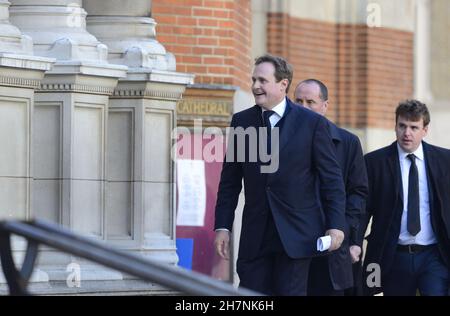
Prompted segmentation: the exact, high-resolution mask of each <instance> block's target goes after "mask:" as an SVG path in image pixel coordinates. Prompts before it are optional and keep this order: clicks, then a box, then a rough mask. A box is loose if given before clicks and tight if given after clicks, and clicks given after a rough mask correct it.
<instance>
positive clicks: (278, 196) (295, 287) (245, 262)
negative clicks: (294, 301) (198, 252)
mask: <svg viewBox="0 0 450 316" xmlns="http://www.w3.org/2000/svg"><path fill="white" fill-rule="evenodd" d="M252 81H253V84H252V92H253V95H254V97H255V101H256V105H255V106H253V107H251V108H249V109H247V110H244V111H242V112H239V113H236V114H235V115H233V118H232V121H231V128H232V129H231V133H230V134H231V135H230V137H229V141H230V142H229V145H228V149H227V155H226V159H225V161H224V164H223V169H222V174H221V180H220V184H219V192H218V197H217V204H216V218H215V229H216V239H215V247H216V250H217V252H218V254H219V255H220V256H221V257H223V258H225V259H228V258H229V240H230V231H231V229H232V225H233V221H234V212H235V208H236V206H237V202H238V197H239V193H240V191H241V188H242V180H244V191H245V206H244V210H243V216H242V229H241V235H240V244H239V254H238V260H237V272H238V274H239V278H240V286H242V287H246V288H249V289H252V290H255V291H259V292H261V293H264V294H269V295H306V285H307V278H308V270H309V263H310V258H311V257H312V256H313V255H316V254H317V249H316V242H317V239H318V238H319V237H321V236H323V235H324V234H328V235H330V236H331V239H332V244H331V248H330V249H331V250H335V249H337V248H338V247H339V246H340V244H341V243H342V240H343V238H344V233H343V231H344V227H345V215H344V209H345V191H344V184H343V182H342V176H341V170H340V168H339V165H338V163H337V161H336V155H335V151H334V148H333V143H332V140H331V137H330V135H329V132H328V129H327V123H326V119H325V118H323V117H322V116H320V115H317V114H315V113H313V112H312V111H309V110H307V109H303V108H301V107H299V106H296V105H295V104H294V103H292V102H291V101H290V100H289V99H288V98H287V97H286V95H287V92H288V89H289V86H290V84H291V81H292V67H291V66H290V65H289V64H288V63H287V62H286V61H285V60H284V59H282V58H280V57H275V56H271V55H264V56H262V57H259V58H258V59H257V60H256V62H255V68H254V71H253V76H252ZM264 121H265V122H266V123H264ZM254 130H259V131H260V132H261V131H263V133H257V132H252V131H254ZM239 131H241V132H242V131H246V136H242V135H239V134H240V132H239ZM277 132H278V133H277ZM265 133H269V134H271V135H272V136H273V135H277V134H279V135H280V136H279V139H277V138H276V137H271V138H269V140H270V139H271V141H270V142H269V141H267V148H272V151H271V155H270V159H271V160H270V162H273V161H274V160H276V161H278V162H279V163H278V165H277V168H275V169H272V170H270V171H269V172H267V171H265V170H267V169H264V168H263V167H267V165H266V164H267V160H266V159H262V158H263V156H264V155H262V154H261V153H262V152H265V150H261V148H265V147H266V137H258V138H257V140H256V144H254V141H255V137H252V135H260V136H265V135H266V134H265ZM241 134H242V133H241ZM239 137H241V138H242V137H243V138H245V139H246V140H247V141H246V142H244V144H243V145H242V144H241V146H239V141H238V140H236V138H239ZM258 149H259V150H258ZM255 151H257V153H259V155H258V157H257V159H255V161H253V159H251V156H252V155H253V154H256V153H255ZM268 151H270V150H268ZM238 158H243V159H238ZM318 178H320V180H321V183H322V186H321V191H322V198H323V199H322V205H323V212H321V208H320V205H319V202H318V200H319V199H318V197H317V190H316V181H318Z"/></svg>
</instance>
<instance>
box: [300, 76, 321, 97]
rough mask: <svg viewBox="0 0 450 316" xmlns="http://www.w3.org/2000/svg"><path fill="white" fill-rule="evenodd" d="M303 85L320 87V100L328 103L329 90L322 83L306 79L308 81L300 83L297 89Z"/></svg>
mask: <svg viewBox="0 0 450 316" xmlns="http://www.w3.org/2000/svg"><path fill="white" fill-rule="evenodd" d="M302 83H315V84H317V85H318V86H319V88H320V95H319V97H320V99H321V100H322V101H328V88H327V86H326V85H325V84H324V83H323V82H322V81H320V80H317V79H306V80H303V81H302V82H300V83H299V84H298V85H297V87H298V86H299V85H301V84H302Z"/></svg>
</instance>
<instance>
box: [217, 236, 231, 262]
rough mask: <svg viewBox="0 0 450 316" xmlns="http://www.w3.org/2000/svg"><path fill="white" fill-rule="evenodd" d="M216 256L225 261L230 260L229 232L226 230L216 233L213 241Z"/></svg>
mask: <svg viewBox="0 0 450 316" xmlns="http://www.w3.org/2000/svg"><path fill="white" fill-rule="evenodd" d="M214 245H215V247H216V252H217V254H218V255H219V256H220V257H222V258H223V259H225V260H229V259H230V232H229V231H226V230H218V231H216V239H215V240H214Z"/></svg>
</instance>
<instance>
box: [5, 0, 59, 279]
mask: <svg viewBox="0 0 450 316" xmlns="http://www.w3.org/2000/svg"><path fill="white" fill-rule="evenodd" d="M9 6H10V3H9V2H8V1H6V0H0V34H1V36H0V148H1V150H0V220H5V219H29V218H30V217H31V216H33V214H32V207H31V201H32V190H31V178H32V175H33V164H32V159H33V154H34V153H33V146H32V137H31V133H32V130H33V123H32V122H33V118H34V111H33V109H34V95H33V92H34V89H36V88H38V86H39V84H40V82H41V80H42V78H43V77H44V72H45V71H47V70H49V69H50V68H51V64H52V62H53V60H52V59H49V58H42V57H35V56H33V49H32V48H33V43H32V41H31V38H29V37H28V36H24V35H23V34H22V33H21V32H20V30H19V29H18V28H17V27H16V26H14V25H12V24H11V23H10V22H9ZM25 247H26V245H25V244H24V243H23V241H21V240H16V239H13V243H12V248H13V249H14V250H15V253H14V255H15V257H18V258H20V257H22V256H23V254H24V250H25V249H26V248H25ZM47 279H48V278H47V277H46V275H45V274H43V273H41V272H40V271H39V270H38V271H36V272H35V273H34V275H33V278H32V281H42V280H43V281H45V280H47ZM0 283H4V277H3V273H2V274H1V276H0Z"/></svg>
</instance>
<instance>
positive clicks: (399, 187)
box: [388, 142, 403, 205]
mask: <svg viewBox="0 0 450 316" xmlns="http://www.w3.org/2000/svg"><path fill="white" fill-rule="evenodd" d="M388 166H389V171H390V173H391V176H392V178H391V179H394V188H395V191H396V192H395V195H396V196H398V197H399V198H400V201H401V203H402V205H403V184H402V173H401V171H400V162H399V159H398V150H397V142H394V143H393V144H392V145H391V147H390V150H389V156H388Z"/></svg>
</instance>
